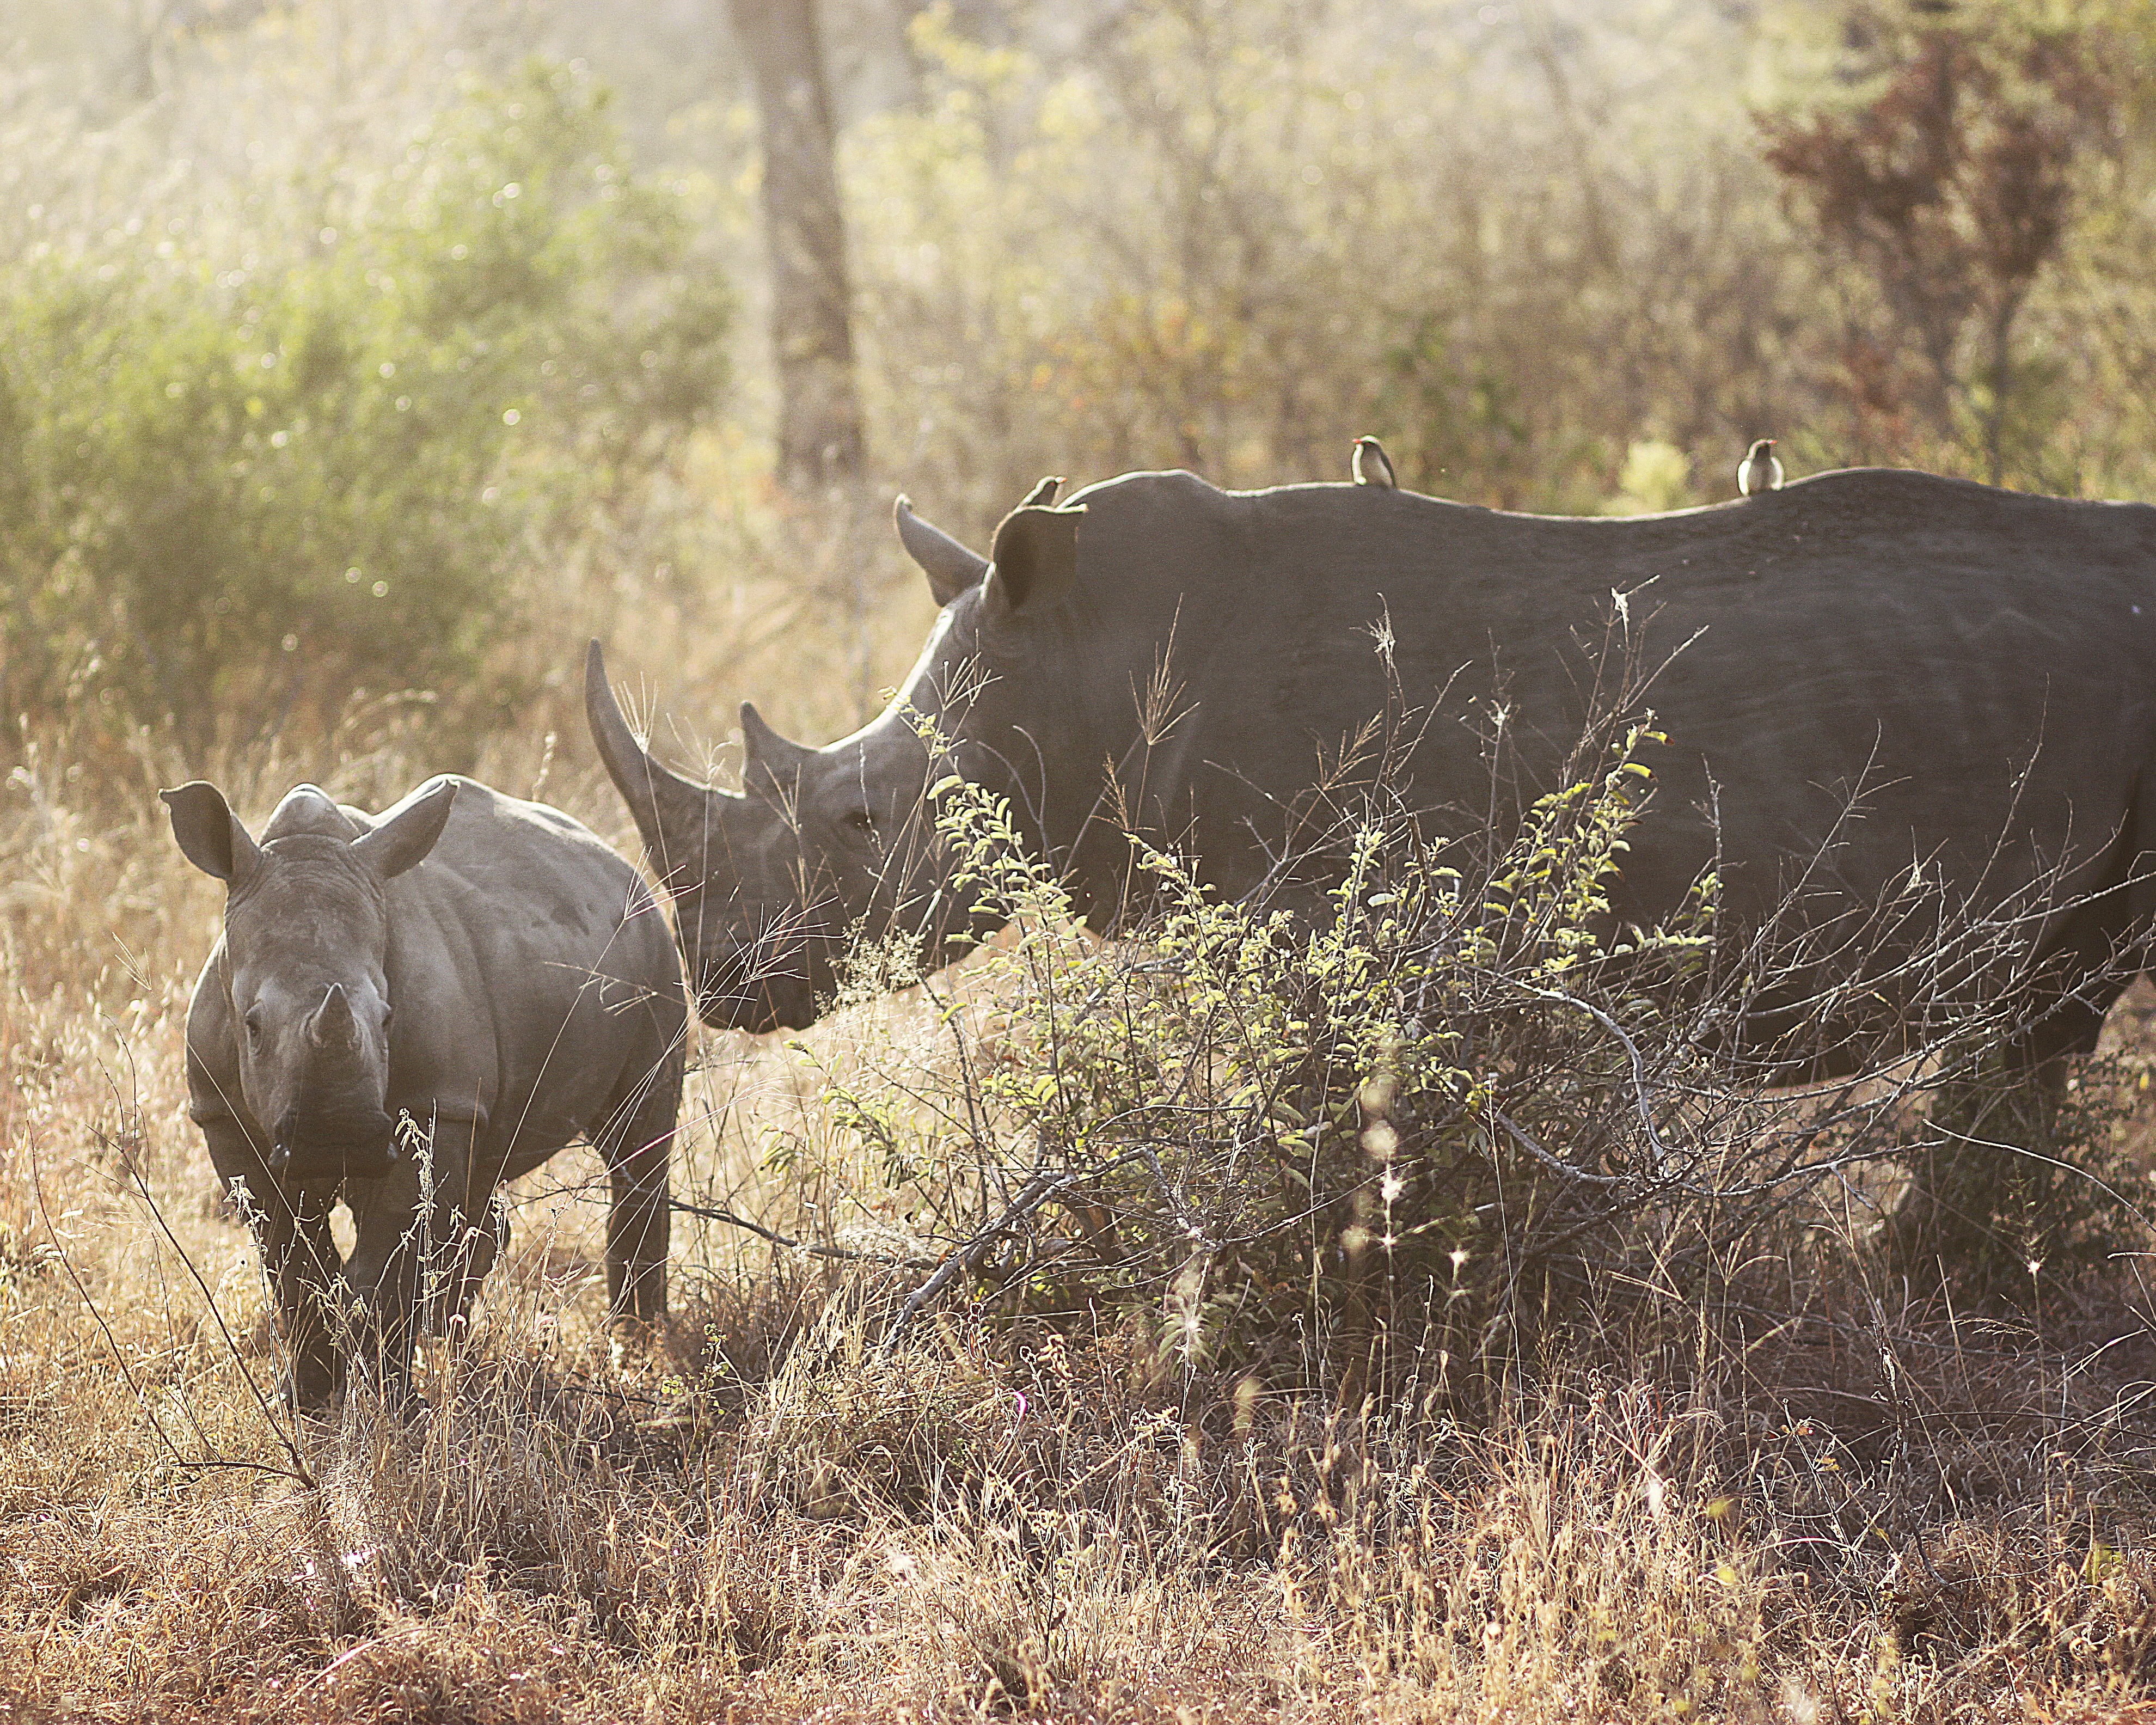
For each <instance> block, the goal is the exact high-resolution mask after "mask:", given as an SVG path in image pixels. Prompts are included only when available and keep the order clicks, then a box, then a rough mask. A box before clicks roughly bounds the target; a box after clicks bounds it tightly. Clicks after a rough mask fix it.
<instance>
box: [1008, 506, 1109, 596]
mask: <svg viewBox="0 0 2156 1725" xmlns="http://www.w3.org/2000/svg"><path fill="white" fill-rule="evenodd" d="M1085 513H1086V506H1085V505H1084V504H1082V503H1077V504H1069V505H1065V506H1064V507H1063V508H1061V509H1044V508H1042V507H1041V506H1039V505H1038V504H1031V503H1028V504H1020V505H1019V506H1018V507H1017V508H1016V509H1014V510H1013V511H1011V512H1010V513H1009V515H1007V516H1004V519H1003V524H1002V525H1001V526H998V528H997V529H996V540H995V544H994V546H993V548H992V550H991V552H990V554H989V557H988V596H989V598H991V599H992V600H993V601H994V602H995V603H997V604H998V606H999V607H1000V608H1002V609H1003V610H1004V611H1006V612H1009V613H1013V614H1015V613H1017V612H1019V611H1024V610H1028V609H1033V610H1038V609H1039V608H1042V607H1044V606H1047V605H1053V604H1055V603H1057V602H1059V601H1060V600H1061V599H1062V598H1065V597H1066V596H1067V595H1068V594H1069V593H1070V590H1071V588H1073V587H1075V585H1076V584H1077V580H1078V523H1079V521H1080V520H1081V518H1082V517H1083V516H1084V515H1085Z"/></svg>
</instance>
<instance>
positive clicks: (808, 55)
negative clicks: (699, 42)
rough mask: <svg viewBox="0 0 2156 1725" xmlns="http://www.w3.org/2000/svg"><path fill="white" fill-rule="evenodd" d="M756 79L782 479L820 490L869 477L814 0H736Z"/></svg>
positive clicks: (731, 4)
mask: <svg viewBox="0 0 2156 1725" xmlns="http://www.w3.org/2000/svg"><path fill="white" fill-rule="evenodd" d="M727 9H728V10H729V11H730V12H731V13H732V16H733V24H734V33H735V35H736V37H737V39H739V41H740V43H741V45H742V51H743V52H744V53H745V54H747V56H748V61H749V64H750V66H751V68H752V70H753V71H754V73H755V74H756V98H757V110H758V113H759V115H760V116H761V117H762V125H763V228H764V239H765V244H766V247H767V249H768V250H769V252H770V254H771V341H772V347H773V352H774V355H775V357H776V358H777V361H778V399H779V408H778V476H779V479H780V481H781V482H782V483H783V484H785V485H789V486H792V487H794V488H796V489H815V490H820V489H822V488H824V487H825V486H828V485H832V484H834V483H837V482H839V481H843V480H855V479H858V478H860V475H861V470H862V466H863V465H864V447H863V443H862V438H861V408H860V396H859V394H858V393H856V391H855V387H854V337H853V326H852V324H851V321H850V307H849V293H848V288H847V280H846V228H845V221H844V215H843V213H841V211H840V208H839V177H838V172H837V169H836V167H835V165H834V159H833V157H834V151H833V147H832V134H833V131H834V128H833V126H832V123H831V99H830V94H829V90H828V89H827V88H826V85H825V82H824V56H823V46H822V44H821V43H820V42H819V39H818V37H817V30H816V6H815V0H727Z"/></svg>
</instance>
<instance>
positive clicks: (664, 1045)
mask: <svg viewBox="0 0 2156 1725" xmlns="http://www.w3.org/2000/svg"><path fill="white" fill-rule="evenodd" d="M160 794H161V795H162V797H163V798H164V800H165V803H166V804H167V807H168V808H169V809H170V810H171V812H172V831H173V834H174V835H175V836H176V837H177V839H178V840H179V844H180V849H181V850H183V851H184V852H186V853H187V859H188V860H190V861H191V862H193V864H194V865H195V866H196V867H198V868H199V869H201V870H203V871H204V872H205V873H208V874H210V875H215V876H216V877H217V878H218V880H222V881H223V882H224V883H225V902H224V930H223V936H222V937H221V938H220V939H219V940H218V943H217V946H216V947H215V949H214V950H213V952H211V953H210V956H209V961H208V963H207V964H205V965H204V966H203V973H202V975H201V977H200V978H199V979H198V981H197V983H195V989H194V996H193V1001H192V1003H191V1004H190V1006H189V1009H188V1012H187V1091H188V1097H189V1112H190V1113H191V1114H192V1115H193V1118H194V1120H195V1122H196V1123H197V1124H198V1125H199V1126H200V1127H202V1129H203V1136H204V1137H206V1138H207V1139H208V1141H209V1153H210V1159H211V1161H212V1162H213V1163H215V1164H216V1167H217V1172H218V1178H219V1180H220V1181H221V1182H222V1183H223V1184H224V1185H225V1186H226V1187H227V1188H228V1189H229V1188H232V1187H234V1186H235V1185H243V1184H244V1187H245V1189H246V1197H245V1208H246V1209H247V1212H248V1214H249V1219H250V1222H251V1224H252V1225H253V1227H254V1233H255V1237H256V1239H257V1240H258V1242H259V1245H260V1247H261V1250H262V1257H263V1267H264V1271H265V1273H266V1274H267V1275H268V1276H269V1281H270V1284H271V1286H272V1288H273V1290H274V1291H275V1297H276V1302H277V1310H278V1315H279V1319H280V1323H281V1325H282V1327H283V1329H284V1332H285V1339H286V1342H287V1344H288V1346H289V1347H290V1350H291V1354H292V1368H291V1373H290V1378H289V1380H288V1393H289V1394H290V1398H291V1399H292V1400H293V1402H294V1403H295V1404H296V1405H297V1406H300V1407H302V1408H312V1407H319V1406H321V1405H322V1404H326V1403H327V1402H329V1401H331V1399H334V1398H335V1397H336V1395H337V1394H339V1392H340V1391H341V1389H342V1388H343V1385H344V1383H345V1379H346V1373H347V1370H348V1368H350V1367H352V1365H354V1364H357V1365H358V1366H359V1367H361V1368H371V1369H374V1370H377V1371H378V1372H379V1373H380V1377H381V1381H382V1383H383V1384H384V1386H385V1387H386V1388H388V1389H391V1390H392V1391H401V1390H402V1389H403V1388H404V1387H405V1386H406V1384H408V1378H409V1372H410V1365H411V1357H412V1345H413V1335H414V1332H415V1329H416V1327H417V1324H418V1322H419V1321H420V1319H421V1318H422V1317H424V1318H426V1319H427V1320H429V1322H432V1323H433V1324H434V1326H435V1327H437V1328H439V1327H444V1325H445V1324H446V1322H447V1320H448V1318H449V1317H450V1316H451V1315H453V1314H454V1313H455V1312H460V1311H462V1310H463V1309H464V1308H465V1307H466V1306H467V1305H468V1304H469V1302H470V1299H471V1296H473V1294H474V1293H475V1292H476V1291H477V1289H478V1286H479V1283H480V1279H481V1278H482V1277H483V1276H485V1274H486V1271H487V1270H488V1268H489V1266H490V1265H491V1264H492V1262H493V1260H494V1259H495V1255H496V1254H497V1253H498V1251H499V1250H500V1245H501V1242H502V1236H503V1234H504V1233H505V1231H506V1230H505V1228H504V1226H503V1224H501V1222H500V1216H499V1211H498V1207H497V1206H496V1205H495V1202H494V1199H495V1193H496V1192H497V1190H498V1189H500V1186H501V1184H502V1183H503V1182H504V1181H506V1180H510V1179H514V1178H516V1176H518V1175H519V1174H522V1173H528V1172H529V1171H530V1170H531V1169H532V1168H536V1167H538V1165H539V1164H540V1163H542V1162H544V1161H546V1160H547V1158H548V1157H550V1156H552V1155H553V1153H555V1152H556V1151H557V1150H559V1149H561V1148H562V1146H564V1145H565V1144H567V1143H568V1142H570V1141H571V1140H572V1139H573V1138H577V1137H583V1138H588V1139H589V1140H590V1141H591V1142H593V1144H594V1145H596V1146H597V1147H598V1151H599V1153H600V1155H601V1157H602V1158H603V1159H604V1161H605V1163H606V1167H607V1172H608V1176H609V1177H610V1179H611V1182H612V1186H613V1206H612V1209H611V1210H610V1212H609V1214H608V1219H607V1248H606V1257H607V1292H608V1296H609V1299H610V1301H611V1302H612V1307H613V1312H615V1313H616V1314H617V1315H625V1316H629V1317H637V1318H644V1319H649V1318H655V1317H659V1316H660V1315H661V1314H662V1313H663V1312H665V1306H666V1243H667V1163H668V1158H669V1157H670V1155H671V1153H672V1148H673V1142H674V1122H675V1112H676V1111H677V1109H678V1108H679V1106H680V1098H681V1076H682V1065H683V1038H684V1033H685V1027H686V1019H687V1006H686V1002H685V997H684V994H683V992H682V987H681V972H680V963H679V962H678V961H677V960H676V958H675V955H674V947H673V942H671V940H670V938H669V937H668V933H667V929H666V924H665V919H664V918H663V917H661V916H660V914H659V912H658V910H657V908H656V906H654V903H653V901H652V898H651V895H650V893H649V891H648V890H647V889H646V888H645V886H644V881H643V879H642V877H641V876H640V875H639V874H638V873H637V872H636V870H634V868H633V867H631V866H630V865H629V863H627V862H626V861H624V860H623V859H622V858H621V857H619V856H618V855H615V853H614V852H613V851H612V850H608V848H607V846H606V845H603V844H602V843H601V842H600V841H599V839H598V838H597V837H595V836H594V835H593V834H592V833H591V832H589V831H588V830H587V829H585V828H584V827H583V826H581V825H579V824H577V822H575V821H573V820H572V819H569V817H568V816H567V815H565V814H562V813H560V812H559V811H558V810H556V809H548V808H546V807H544V806H542V804H539V803H522V802H519V801H517V800H516V798H511V797H506V796H504V795H502V794H501V793H500V792H499V791H495V790H490V789H489V788H487V787H486V786H485V785H483V784H479V783H475V782H474V781H472V780H470V779H465V778H434V779H430V780H429V781H428V782H427V783H425V784H423V785H422V786H420V787H419V788H418V790H416V791H414V792H413V793H411V795H409V796H408V797H407V798H404V800H403V802H401V803H398V804H397V806H396V807H395V808H393V809H389V810H388V811H387V812H386V813H384V814H381V815H369V814H363V813H362V812H361V811H360V810H358V809H347V808H340V807H339V806H338V805H337V804H336V803H333V802H331V800H330V798H328V797H327V796H326V795H325V794H324V793H322V792H321V791H320V790H318V789H316V788H315V787H314V786H312V785H307V784H303V785H300V786H299V787H298V788H295V789H294V790H293V791H291V792H290V793H288V794H287V795H286V796H285V799H284V800H283V801H282V802H281V803H279V804H278V805H277V809H276V812H275V814H272V815H271V816H270V817H269V824H268V825H267V826H266V827H264V829H263V834H262V842H261V843H260V844H259V845H258V844H257V843H256V842H255V841H254V839H253V838H251V837H250V836H249V834H248V831H247V829H246V828H245V827H244V825H242V824H240V822H239V819H238V818H237V817H236V816H235V815H234V814H233V813H232V811H231V809H229V808H228V806H227V805H226V803H225V800H224V798H223V795H222V794H221V793H219V792H218V790H217V788H215V787H214V786H213V785H209V784H206V783H201V782H199V781H198V782H196V783H192V784H185V785H182V786H181V787H180V788H178V789H177V790H172V791H165V792H162V793H160ZM340 1194H341V1195H342V1196H343V1197H344V1199H345V1200H346V1203H347V1204H349V1205H350V1207H351V1209H352V1217H353V1220H354V1223H355V1224H356V1226H357V1242H356V1244H355V1245H354V1246H353V1249H352V1255H351V1256H350V1257H349V1258H347V1259H344V1260H341V1261H340V1260H339V1257H338V1255H337V1250H336V1246H335V1245H333V1244H332V1243H331V1239H330V1227H329V1216H330V1210H331V1206H332V1205H333V1204H335V1203H336V1199H337V1198H338V1196H339V1195H340Z"/></svg>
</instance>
